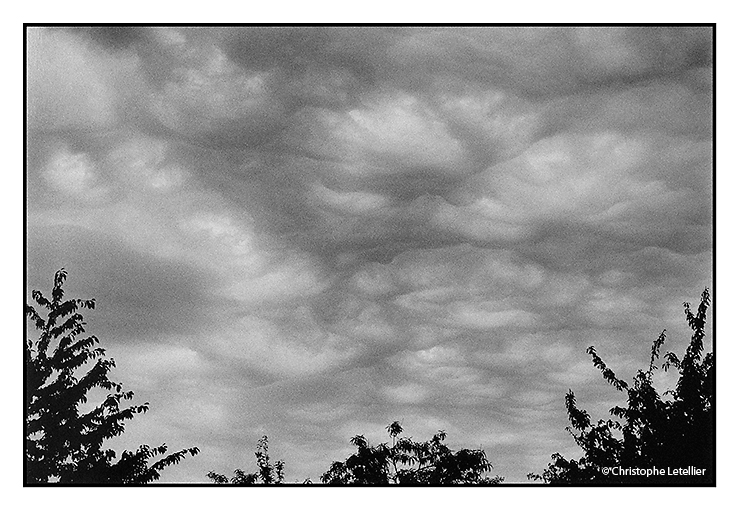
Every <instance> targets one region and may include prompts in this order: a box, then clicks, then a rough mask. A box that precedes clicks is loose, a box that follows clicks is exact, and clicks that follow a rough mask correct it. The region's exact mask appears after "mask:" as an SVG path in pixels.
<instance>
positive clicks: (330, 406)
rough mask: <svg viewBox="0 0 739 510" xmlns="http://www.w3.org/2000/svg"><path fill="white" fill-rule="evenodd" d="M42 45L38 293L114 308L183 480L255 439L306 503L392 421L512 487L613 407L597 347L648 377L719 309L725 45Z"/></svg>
mask: <svg viewBox="0 0 739 510" xmlns="http://www.w3.org/2000/svg"><path fill="white" fill-rule="evenodd" d="M29 38H30V43H29V63H30V66H31V68H30V69H29V128H30V131H29V158H28V167H29V168H28V173H27V179H28V196H29V202H28V212H29V231H28V238H29V243H28V246H29V286H30V287H33V288H37V287H40V288H42V289H43V288H45V287H44V285H43V284H44V282H47V283H48V281H49V278H50V276H51V272H52V271H53V270H54V269H56V268H57V267H56V266H65V267H67V268H68V269H69V270H70V285H71V286H73V287H70V288H71V289H73V290H77V289H79V294H80V295H82V296H94V297H96V298H97V299H98V303H99V310H96V311H95V315H96V316H97V318H92V317H91V318H90V322H91V324H95V325H96V326H97V327H98V330H97V331H95V334H98V336H100V337H101V339H104V338H106V337H108V336H111V337H113V338H115V339H116V349H118V353H117V354H116V356H117V358H118V359H120V360H121V361H120V362H119V367H120V369H121V370H122V371H123V372H124V373H123V374H121V378H122V379H124V380H126V381H127V382H128V381H130V382H129V384H130V385H131V387H132V388H134V389H135V388H142V390H141V391H142V392H143V391H144V390H145V391H146V396H145V398H146V399H147V400H150V401H151V402H152V406H153V409H157V411H156V412H155V413H153V414H149V415H147V417H146V419H147V420H150V423H151V424H150V425H141V428H137V429H135V431H134V432H132V434H133V436H131V437H132V438H131V440H132V441H133V440H134V439H138V438H139V437H140V438H142V442H145V441H147V439H146V438H145V435H146V433H151V432H153V431H155V430H156V429H157V428H160V429H162V430H168V431H171V432H172V434H170V435H169V436H168V437H170V436H172V435H174V437H175V438H179V440H181V442H182V443H183V444H198V445H201V446H202V447H203V454H201V455H200V456H198V457H197V458H196V459H194V460H193V461H192V462H190V463H189V464H188V466H184V465H183V466H182V467H181V468H178V469H180V471H179V472H178V473H179V474H177V475H175V474H173V475H172V476H173V477H180V478H181V479H183V480H187V481H197V482H202V481H204V473H206V472H207V471H209V470H211V469H215V470H216V471H218V470H221V471H223V472H227V471H230V470H232V469H234V468H236V467H246V466H247V465H250V464H251V460H252V459H251V450H250V449H249V445H250V444H251V443H253V442H254V441H255V440H256V439H257V438H258V437H259V436H260V435H261V434H265V433H266V434H269V435H270V438H271V439H272V443H271V445H274V447H275V448H280V445H283V446H282V447H283V448H284V450H282V451H283V452H285V455H284V458H285V460H286V461H287V466H288V477H293V476H294V477H295V478H296V479H301V480H302V479H303V478H305V477H307V476H312V477H313V478H314V480H315V479H316V478H317V476H319V475H320V473H321V471H322V470H323V469H326V468H327V467H328V466H329V464H330V461H332V460H336V459H339V458H341V457H342V455H345V454H347V453H348V445H347V439H348V438H349V437H351V436H352V435H354V434H357V433H365V434H367V437H368V438H370V439H372V440H373V441H377V440H380V439H381V436H380V435H379V434H381V433H382V430H383V428H384V426H385V425H386V424H387V423H389V422H390V421H392V420H395V419H404V420H405V421H404V426H405V427H406V428H407V430H409V431H410V432H411V433H412V434H413V435H414V436H415V437H425V436H427V435H430V434H432V433H433V432H435V431H436V430H437V429H445V430H447V432H449V433H450V439H453V441H458V443H457V446H470V445H476V446H481V447H484V448H486V449H487V450H488V455H489V457H490V458H492V459H493V462H494V464H496V466H497V467H498V469H497V470H496V473H499V474H502V475H504V476H506V477H507V479H508V480H509V481H523V480H524V477H525V474H526V473H527V472H529V471H531V470H537V469H540V468H541V467H543V466H544V465H545V464H546V462H547V461H548V459H549V455H550V454H551V453H552V452H553V451H557V450H560V451H565V449H566V448H567V447H568V446H569V443H567V436H566V434H565V433H564V432H562V428H563V427H564V426H565V425H566V415H565V414H564V412H563V409H562V405H561V402H562V396H563V395H564V393H565V392H566V391H567V389H568V388H582V391H581V394H582V398H583V401H586V402H592V404H593V406H594V408H596V409H600V408H602V407H604V406H605V405H606V404H607V403H608V402H610V401H609V400H608V399H610V398H612V397H613V396H612V395H611V394H610V393H609V392H608V390H609V388H607V387H605V388H600V387H596V386H595V385H593V384H592V381H594V380H595V379H597V373H594V370H593V368H592V365H591V364H590V362H589V361H588V359H587V356H586V355H585V353H584V350H585V348H586V347H587V346H589V345H597V346H598V347H599V352H601V353H602V355H603V357H604V358H605V359H609V360H613V366H614V368H624V369H626V370H627V371H628V370H631V368H632V367H634V366H635V364H636V363H641V362H643V360H644V359H645V356H648V352H647V351H648V349H647V347H648V345H649V342H650V341H651V340H652V339H653V338H655V337H656V335H657V334H659V332H660V331H661V330H662V328H664V327H668V329H669V332H670V335H674V336H671V337H670V338H671V341H675V342H677V341H678V338H679V337H680V335H684V334H685V330H684V324H682V323H681V313H682V312H681V304H682V302H683V301H695V299H697V297H698V295H699V293H700V291H701V290H702V288H703V287H704V286H711V283H712V282H711V281H710V275H711V260H712V253H711V246H712V233H711V225H712V207H711V200H712V196H711V193H712V181H711V168H712V167H711V151H712V132H711V125H712V121H713V119H712V115H711V103H712V97H711V90H712V82H711V80H712V69H711V60H712V55H711V43H712V41H711V31H710V30H708V29H702V28H685V27H680V28H643V27H641V28H640V27H629V28H622V27H598V28H589V27H575V28H566V27H559V28H547V27H536V28H521V27H519V28H500V27H487V28H482V27H464V28H446V27H434V28H431V27H428V28H426V27H402V28H392V27H391V28H368V27H360V28H357V27H331V28H323V27H240V28H229V27H225V28H182V27H157V28H142V27H139V28H135V29H128V28H120V29H97V28H96V29H83V30H63V29H56V30H44V29H32V30H31V32H30V35H29ZM44 275H46V276H44ZM37 282H38V283H37ZM31 284H33V285H31ZM116 314H117V315H116ZM93 321H95V322H93ZM123 360H129V361H128V362H124V361H123ZM639 366H641V365H639ZM619 375H622V376H623V377H629V374H628V372H627V373H625V374H619ZM155 402H156V405H155V404H154V403H155ZM373 434H377V435H376V436H375V435H373ZM172 441H174V439H172ZM178 442H179V441H178ZM240 449H245V451H243V452H241V450H240ZM235 451H239V452H240V453H234V452H235ZM173 473H174V471H173ZM173 480H174V478H173Z"/></svg>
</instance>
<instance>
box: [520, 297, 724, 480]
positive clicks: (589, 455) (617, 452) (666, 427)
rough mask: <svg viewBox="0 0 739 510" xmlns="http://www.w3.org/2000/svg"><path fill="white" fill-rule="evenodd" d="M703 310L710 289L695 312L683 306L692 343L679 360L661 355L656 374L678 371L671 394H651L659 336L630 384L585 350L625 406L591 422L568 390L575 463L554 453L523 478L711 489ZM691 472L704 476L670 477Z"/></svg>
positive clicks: (710, 401) (710, 395)
mask: <svg viewBox="0 0 739 510" xmlns="http://www.w3.org/2000/svg"><path fill="white" fill-rule="evenodd" d="M709 305H710V295H709V293H708V289H706V290H704V291H703V293H702V295H701V301H700V304H699V305H698V309H697V312H696V313H695V314H694V313H693V312H692V311H691V309H690V304H689V303H684V307H685V317H686V319H687V322H688V325H689V326H690V328H691V330H692V337H691V340H690V343H689V345H688V347H687V349H686V351H685V354H684V355H683V357H682V359H680V358H679V357H678V356H677V355H675V354H674V353H672V352H668V353H666V354H665V356H664V362H663V364H662V368H663V369H664V370H665V371H669V370H670V369H675V370H677V373H678V379H677V382H676V385H675V388H674V389H672V390H669V391H667V392H666V393H665V394H664V395H660V394H659V393H658V392H657V390H656V389H655V388H654V385H653V376H654V373H655V371H656V370H657V368H658V361H659V358H660V349H661V348H662V347H663V345H664V343H665V340H666V332H665V331H662V333H661V334H660V335H659V337H658V338H657V339H656V340H655V341H654V342H653V344H652V348H651V356H650V361H649V368H648V369H647V370H646V371H643V370H639V371H637V373H636V376H634V380H633V383H632V385H631V386H629V385H628V384H627V383H626V382H625V381H623V380H621V379H618V378H617V377H616V375H615V374H614V373H613V371H612V370H610V369H609V368H608V367H607V366H606V364H605V362H604V361H603V360H602V359H601V358H600V357H599V356H598V354H597V352H596V351H595V348H593V347H589V348H588V349H587V352H588V354H590V356H591V358H592V360H593V364H594V366H595V367H596V368H597V369H598V370H600V372H601V373H602V375H603V378H604V379H605V380H606V381H607V382H608V383H609V384H611V385H612V386H614V387H615V388H616V389H617V390H618V391H621V392H624V391H625V392H626V397H627V403H626V406H625V407H621V406H616V407H613V408H612V409H611V410H610V413H611V415H612V416H613V417H614V418H616V419H615V420H612V419H608V420H598V422H596V423H593V420H592V419H591V417H590V415H589V414H588V413H587V412H586V411H584V410H581V409H579V408H578V407H577V405H576V404H577V401H576V399H575V395H574V393H572V391H571V390H570V391H569V392H568V393H567V395H566V396H565V408H566V409H567V414H568V416H569V419H570V423H571V427H568V428H567V430H568V431H569V432H570V434H571V435H572V437H573V438H574V440H575V442H576V443H577V445H578V446H579V447H580V448H581V449H582V450H583V453H584V455H583V457H582V458H580V459H579V460H567V459H565V458H564V457H563V456H562V455H560V454H559V453H555V454H554V455H552V460H553V462H552V463H550V464H549V466H548V468H547V469H546V471H544V473H542V474H540V475H539V474H529V478H530V479H534V480H543V481H544V482H545V483H550V484H590V483H595V484H609V485H610V484H629V485H634V484H680V485H684V484H708V485H711V484H713V483H714V482H715V473H714V464H715V457H714V453H715V446H714V438H715V413H714V388H715V371H714V356H713V354H712V353H707V354H705V355H703V350H704V345H703V342H704V338H705V326H706V314H707V310H708V307H709ZM663 397H665V398H663ZM691 466H692V467H694V468H699V469H705V470H706V471H705V473H704V474H703V475H702V476H700V475H694V474H684V475H681V474H677V475H676V474H675V472H676V470H677V469H679V468H689V467H691ZM612 467H621V468H622V470H621V471H619V472H618V473H617V474H614V473H612V472H610V471H608V468H612ZM604 468H606V469H605V471H606V472H605V473H604ZM638 468H642V469H649V468H657V470H661V471H662V473H661V474H652V475H650V476H645V475H644V474H643V472H641V473H640V472H639V471H638Z"/></svg>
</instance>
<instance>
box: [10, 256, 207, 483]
mask: <svg viewBox="0 0 739 510" xmlns="http://www.w3.org/2000/svg"><path fill="white" fill-rule="evenodd" d="M66 277H67V273H66V271H65V270H64V269H61V270H59V271H57V273H56V274H55V276H54V286H53V289H52V291H51V299H48V298H46V297H44V295H43V294H42V293H41V292H39V291H38V290H34V291H32V293H31V296H32V298H33V300H34V301H35V302H36V303H37V304H38V305H39V306H40V307H42V308H43V309H44V310H45V315H46V318H44V317H42V316H41V315H40V314H39V313H38V312H37V311H36V309H35V308H34V307H33V306H30V305H28V304H27V305H26V306H25V315H26V317H27V318H28V319H30V320H31V322H32V323H33V325H34V326H35V328H36V329H37V330H38V331H39V332H40V334H39V338H38V340H37V341H32V340H31V339H29V338H27V339H26V340H25V341H24V357H25V377H26V391H25V405H26V417H25V483H26V484H43V483H50V482H58V483H66V484H144V483H149V482H152V481H155V480H158V479H159V477H160V472H161V471H162V470H163V469H164V468H166V467H167V466H170V465H172V464H177V463H178V462H179V461H180V460H182V459H183V458H184V457H185V456H186V455H187V454H190V455H193V456H194V455H196V454H197V453H198V451H199V450H198V448H187V449H184V450H180V451H178V452H175V453H171V454H169V455H166V456H164V455H165V454H166V453H167V446H166V445H165V444H162V445H161V446H159V447H156V448H151V447H149V446H147V445H141V446H140V447H139V448H138V449H137V450H136V451H135V452H130V451H124V452H123V453H122V454H121V456H120V458H119V459H118V460H117V461H116V460H115V459H116V452H115V451H113V450H110V449H105V448H104V447H103V443H104V441H105V440H106V439H109V438H112V437H115V436H119V435H121V434H122V433H123V432H124V422H125V421H126V420H130V419H132V418H133V417H134V416H135V415H137V414H139V413H144V412H146V411H147V410H148V407H149V404H148V403H145V404H142V405H131V406H129V407H125V406H124V407H122V403H123V401H127V400H132V399H133V392H132V391H123V385H122V384H120V383H116V382H113V381H111V380H110V379H109V377H108V373H109V371H110V370H111V369H112V368H113V367H115V361H114V360H113V359H112V358H106V357H105V350H104V349H102V348H100V347H95V346H96V345H97V344H98V343H99V341H98V339H97V338H96V337H95V336H89V337H86V338H81V335H82V334H83V333H84V332H85V322H84V321H83V318H82V315H81V314H80V310H82V309H83V308H87V309H90V310H92V309H94V308H95V300H94V299H89V300H83V299H69V300H66V301H65V300H64V290H63V289H62V285H63V284H64V281H65V279H66ZM89 362H94V365H93V366H92V367H91V368H89V366H88V363H89ZM94 388H102V389H104V390H107V391H108V392H109V393H108V395H107V397H106V398H105V399H104V400H103V401H102V402H101V403H100V404H99V405H97V406H95V407H94V408H93V409H92V410H90V411H88V412H84V411H83V410H82V409H81V408H82V406H83V405H84V404H86V403H87V400H88V393H89V392H90V390H93V389H94ZM160 455H161V456H164V457H162V458H160V459H158V460H154V459H155V458H156V457H157V456H160ZM152 461H153V463H150V462H152Z"/></svg>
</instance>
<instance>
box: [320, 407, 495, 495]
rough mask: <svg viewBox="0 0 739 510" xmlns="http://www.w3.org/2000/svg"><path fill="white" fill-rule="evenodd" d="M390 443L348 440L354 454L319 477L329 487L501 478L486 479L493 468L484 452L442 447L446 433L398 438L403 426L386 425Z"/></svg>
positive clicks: (484, 481) (475, 481) (480, 482)
mask: <svg viewBox="0 0 739 510" xmlns="http://www.w3.org/2000/svg"><path fill="white" fill-rule="evenodd" d="M387 432H388V434H389V435H390V438H391V440H392V441H391V443H390V444H389V445H388V444H387V443H381V444H379V445H377V446H371V445H370V444H369V443H368V442H367V440H366V439H365V437H364V436H361V435H358V436H354V437H353V438H351V443H352V444H353V445H354V446H356V447H357V452H356V453H355V454H353V455H351V456H350V457H349V458H347V459H346V460H345V461H344V462H334V463H333V464H331V467H330V469H329V470H328V471H327V472H326V473H324V474H323V475H322V476H321V481H322V482H323V483H325V484H330V485H391V484H398V485H460V484H466V485H496V484H499V483H500V482H502V481H503V478H501V477H499V476H496V477H494V478H488V477H486V476H484V473H485V472H487V471H489V470H491V469H492V465H491V464H490V462H488V460H487V457H486V455H485V452H484V451H483V450H470V449H462V450H459V451H457V452H455V451H453V450H451V449H450V448H449V447H448V446H447V445H445V444H444V440H445V439H446V434H445V433H444V431H441V430H440V431H439V432H438V433H436V434H434V436H433V437H432V438H431V439H430V440H429V441H422V442H419V441H413V439H412V438H410V437H401V436H400V434H401V433H402V432H403V427H402V426H401V425H400V423H399V422H397V421H395V422H393V423H391V424H390V425H388V427H387Z"/></svg>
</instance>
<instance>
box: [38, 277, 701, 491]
mask: <svg viewBox="0 0 739 510" xmlns="http://www.w3.org/2000/svg"><path fill="white" fill-rule="evenodd" d="M66 277H67V273H66V272H65V271H64V269H62V270H60V271H58V272H57V273H56V274H55V276H54V282H53V288H52V291H51V295H50V298H47V297H45V296H44V295H43V294H42V293H41V292H39V291H37V290H34V291H33V292H32V293H31V297H32V298H33V301H34V302H35V303H36V305H37V306H39V307H41V308H40V310H41V313H39V311H38V310H37V309H36V308H35V307H34V306H30V305H25V309H24V313H25V315H26V317H27V318H28V319H29V320H30V321H31V323H32V324H33V326H34V327H35V328H36V329H37V330H38V332H39V336H38V339H36V340H32V339H25V340H24V356H25V360H24V361H25V382H26V384H25V404H26V416H25V484H26V485H36V484H46V483H61V484H83V485H88V484H92V485H97V484H101V485H103V484H107V485H120V484H146V483H149V482H153V481H156V480H158V479H159V477H160V475H161V471H162V470H163V469H165V468H166V467H168V466H170V465H172V464H176V463H178V462H179V461H181V460H182V459H183V458H185V457H186V456H187V455H193V456H194V455H196V454H197V453H198V452H199V449H198V448H197V447H191V448H186V449H183V450H179V451H177V452H175V453H171V454H169V455H167V451H168V449H167V446H166V445H164V444H162V445H161V446H159V447H156V448H152V447H149V446H147V445H141V446H140V447H139V448H138V449H137V450H136V451H135V452H130V451H123V452H122V453H121V454H120V456H119V455H118V454H117V453H116V452H115V451H113V450H111V449H107V448H105V446H104V443H105V440H107V439H110V438H112V437H116V436H119V435H121V434H122V433H123V432H124V430H125V426H124V425H125V421H126V420H130V419H132V418H133V417H134V416H136V415H137V414H141V413H145V412H146V411H147V409H148V403H144V404H141V405H129V406H126V405H125V404H124V403H125V401H131V400H133V396H134V395H133V392H132V391H124V390H123V385H122V384H121V383H117V382H113V381H112V380H110V379H109V377H108V373H109V371H110V370H111V369H112V368H113V367H114V366H115V362H114V360H113V359H111V358H107V357H106V355H105V350H104V349H102V348H100V347H97V345H98V344H99V341H98V339H97V338H96V337H95V336H87V337H84V336H83V334H84V333H85V322H84V321H83V317H82V315H81V313H80V312H81V311H82V310H83V309H85V308H87V309H89V310H92V309H94V307H95V301H94V300H92V299H90V300H83V299H68V300H64V290H63V288H62V287H63V284H64V281H65V279H66ZM709 305H710V296H709V293H708V290H705V291H704V292H703V294H702V295H701V301H700V304H699V305H698V308H697V311H696V313H693V312H692V310H691V308H690V305H689V304H688V303H685V304H684V306H685V316H686V319H687V322H688V325H689V326H690V329H691V331H692V336H691V340H690V342H689V344H688V347H687V349H686V351H685V353H684V355H683V357H682V358H680V357H678V356H677V355H675V354H674V353H672V352H667V353H666V354H665V355H664V357H663V362H662V364H661V368H662V369H663V370H666V371H667V370H676V371H677V374H678V379H677V382H676V385H675V388H674V389H672V390H670V391H667V392H666V393H665V394H663V395H660V394H659V393H658V391H657V390H656V389H655V387H654V384H653V378H654V374H655V372H656V371H657V370H659V369H660V363H659V360H660V350H661V349H662V348H663V346H664V343H665V341H666V338H667V337H666V332H665V331H663V332H662V334H660V335H659V337H658V338H657V339H656V340H655V341H654V342H653V344H652V348H651V356H650V361H649V367H648V368H647V369H646V370H638V371H637V373H636V375H635V376H634V379H633V383H632V384H631V385H629V384H628V383H626V382H625V381H623V380H621V379H619V378H618V377H617V376H616V374H615V373H614V372H613V371H612V370H611V369H610V368H608V366H607V365H606V363H605V362H604V361H603V360H602V359H601V358H600V357H599V356H598V354H597V352H596V350H595V348H594V347H590V348H588V350H587V353H588V354H589V355H590V356H591V358H592V360H593V364H594V365H595V367H596V368H597V369H598V370H600V371H601V373H602V375H603V377H604V379H605V380H606V381H607V382H608V383H610V384H611V385H613V386H614V387H615V388H616V390H618V391H620V392H624V395H625V397H626V403H625V406H615V407H613V408H612V409H611V411H610V413H611V416H612V418H609V419H607V420H603V419H601V420H598V421H597V422H593V420H592V419H591V417H590V415H589V414H588V413H587V412H586V411H584V410H581V409H579V408H578V407H577V401H576V399H575V395H574V393H573V392H572V391H571V390H570V391H569V392H568V393H567V395H566V396H565V409H566V411H567V414H568V417H569V420H570V423H571V427H568V428H567V430H568V431H569V432H570V434H571V435H572V437H573V438H574V440H575V442H576V444H577V445H578V446H579V447H580V448H581V449H582V450H583V456H582V457H581V458H580V459H578V460H574V459H571V460H567V459H565V458H564V457H563V456H562V455H560V454H558V453H555V454H554V455H552V462H551V463H550V464H549V466H548V467H547V468H546V469H545V470H544V471H543V472H542V473H541V474H534V473H531V474H529V479H530V480H533V481H540V482H544V483H547V484H576V485H592V484H595V485H620V484H623V485H642V484H647V485H715V407H714V395H715V377H714V374H715V365H714V357H713V354H712V353H707V354H704V352H703V351H704V339H705V327H706V320H707V319H706V316H707V310H708V307H709ZM90 365H92V366H90ZM94 388H102V389H104V390H107V391H108V392H109V393H108V394H107V396H106V398H105V399H103V401H102V402H100V403H99V404H98V405H97V406H95V407H93V408H92V409H91V410H89V411H86V412H85V411H83V410H82V409H83V404H85V403H86V402H87V399H88V393H89V391H90V390H92V389H94ZM386 430H387V432H388V434H389V437H390V441H389V442H386V443H380V444H378V445H375V446H372V445H370V444H369V443H368V442H367V440H366V439H365V437H364V436H362V435H357V436H354V437H353V438H351V440H350V442H351V443H352V444H353V445H354V446H355V447H356V449H357V451H356V452H355V453H354V454H352V455H350V456H349V457H348V458H346V459H344V460H343V461H335V462H333V463H332V464H331V465H330V466H329V468H328V470H327V471H326V472H325V473H323V474H322V475H321V476H320V481H321V482H322V483H324V484H328V485H498V484H500V483H501V482H503V481H504V479H503V478H502V477H501V476H494V477H492V478H491V477H488V476H486V474H487V472H489V471H491V470H492V465H491V463H490V462H489V461H488V459H487V456H486V454H485V452H484V451H483V450H482V449H466V448H464V449H461V450H458V451H454V450H451V449H450V448H449V447H448V446H447V445H445V444H444V441H445V439H446V434H445V433H444V431H439V432H438V433H437V434H435V435H434V436H433V437H432V438H431V439H429V440H427V441H414V440H413V439H412V438H410V437H405V436H402V435H401V434H402V433H403V428H402V426H401V425H400V423H399V422H397V421H396V422H393V423H391V424H390V425H388V427H387V429H386ZM255 456H256V464H257V470H256V471H255V472H249V473H247V472H245V471H243V470H241V469H236V470H235V471H234V475H233V476H231V477H229V476H226V475H222V474H218V473H215V472H213V471H211V472H209V473H208V474H207V475H206V476H207V478H208V479H210V480H211V481H212V482H214V483H216V484H235V485H254V484H266V485H279V484H283V483H284V480H285V474H284V469H285V463H284V462H283V461H282V460H280V461H277V462H274V463H273V462H272V460H271V459H270V456H269V444H268V439H267V436H263V437H262V438H261V439H260V440H259V442H258V443H257V450H256V452H255ZM303 483H311V481H310V480H309V479H308V480H305V481H304V482H303Z"/></svg>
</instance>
